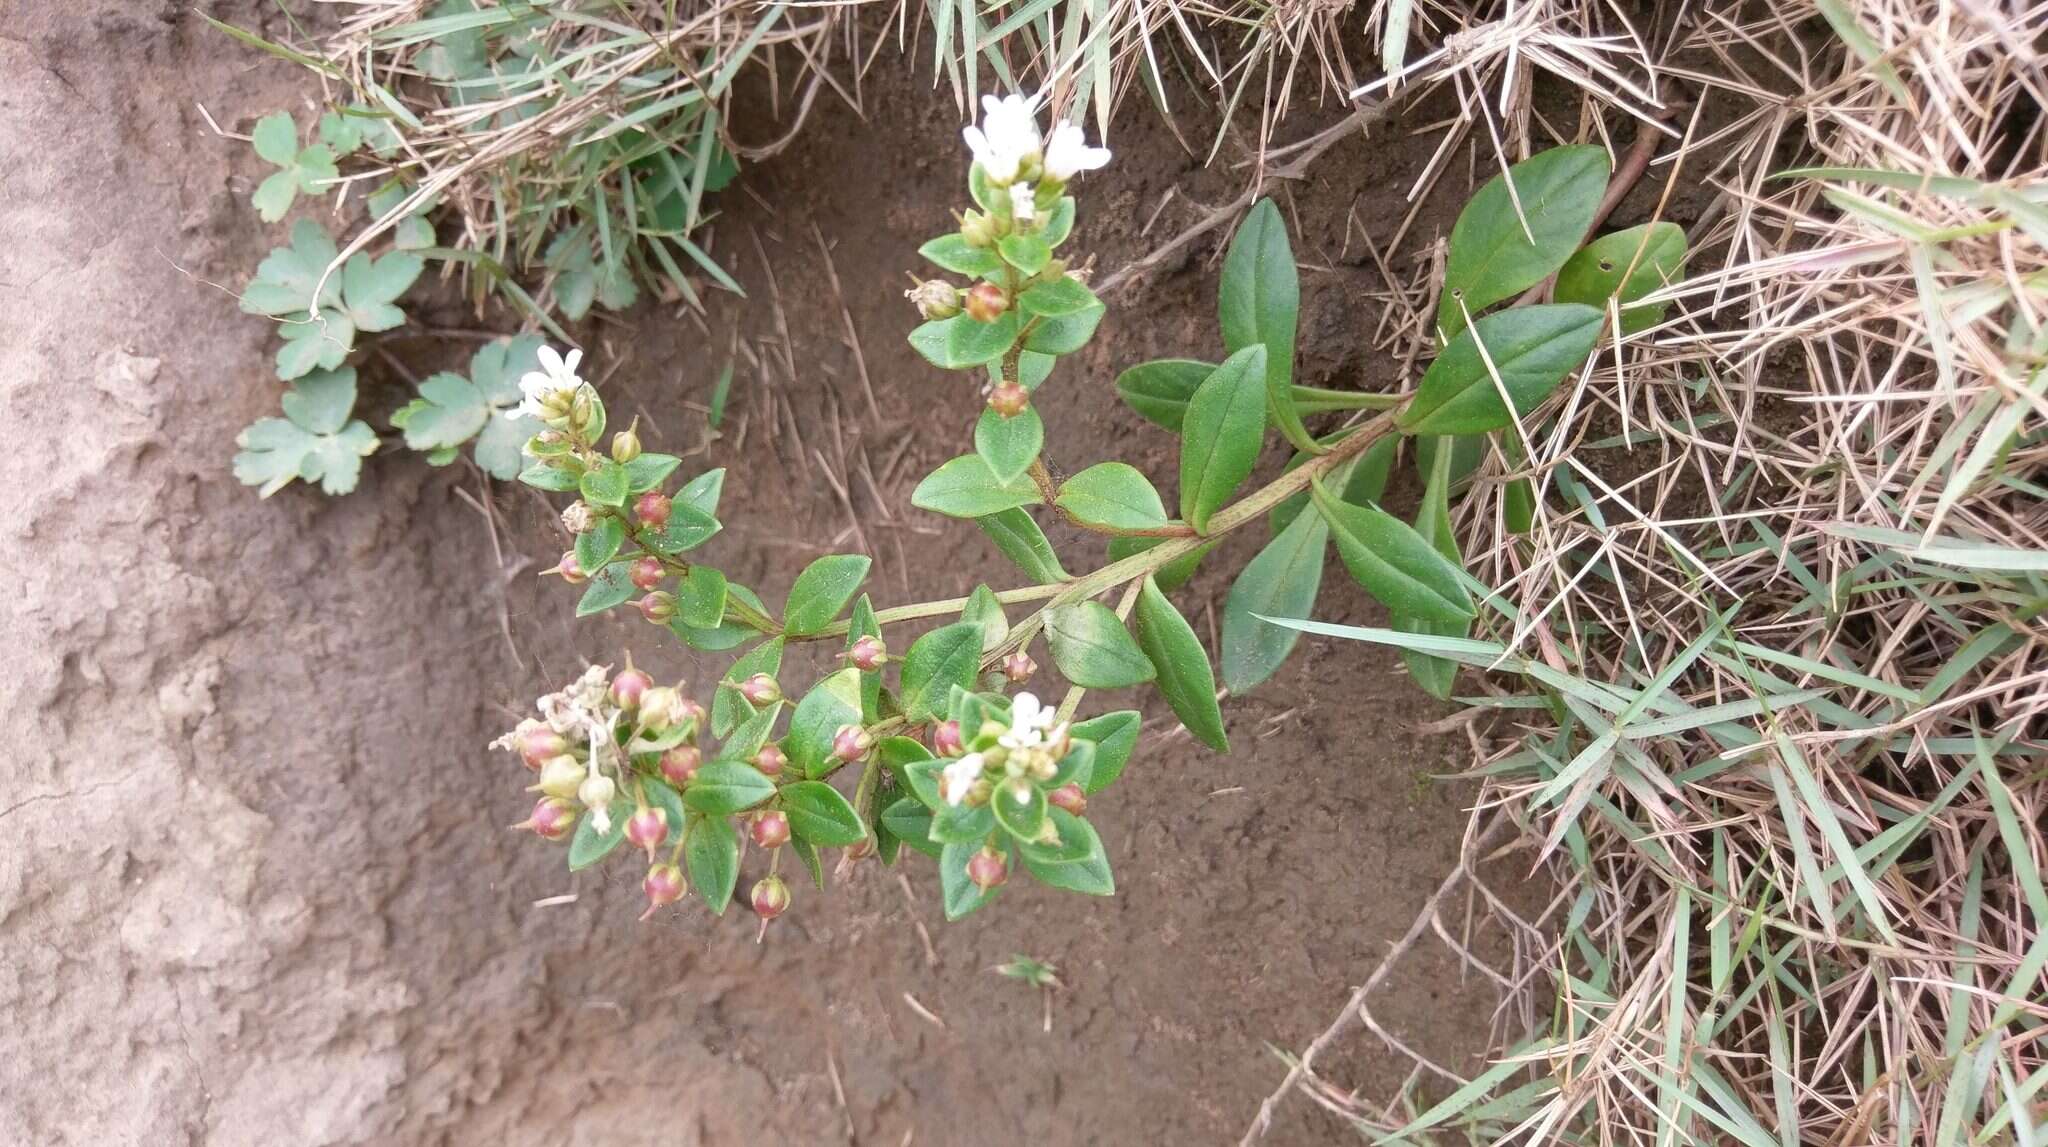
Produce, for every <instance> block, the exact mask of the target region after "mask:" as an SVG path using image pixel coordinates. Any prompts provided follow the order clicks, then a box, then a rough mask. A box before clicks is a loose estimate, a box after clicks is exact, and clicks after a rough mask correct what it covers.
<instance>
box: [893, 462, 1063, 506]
mask: <svg viewBox="0 0 2048 1147" xmlns="http://www.w3.org/2000/svg"><path fill="white" fill-rule="evenodd" d="M1039 500H1040V499H1039V496H1038V486H1037V485H1036V484H1034V483H1033V482H1032V481H1031V479H1030V478H1028V477H1018V478H1014V479H1012V480H1010V481H1008V482H1003V481H999V480H997V478H996V476H995V472H994V471H992V470H990V469H989V468H988V463H987V462H984V461H983V460H982V458H981V455H979V454H962V455H961V456H960V457H958V458H955V459H953V460H952V461H951V462H948V463H946V464H945V465H943V466H941V467H939V468H938V469H936V470H934V471H932V472H931V473H930V474H927V475H925V478H924V481H922V482H919V483H918V484H917V489H915V490H913V491H911V494H910V504H911V505H913V506H916V507H917V508H918V509H920V510H930V511H931V512H933V513H935V514H944V515H946V516H947V517H949V518H980V517H985V516H987V515H989V514H998V513H1001V512H1002V511H1004V510H1009V509H1015V508H1016V507H1018V506H1029V505H1031V504H1032V503H1034V502H1037V501H1039Z"/></svg>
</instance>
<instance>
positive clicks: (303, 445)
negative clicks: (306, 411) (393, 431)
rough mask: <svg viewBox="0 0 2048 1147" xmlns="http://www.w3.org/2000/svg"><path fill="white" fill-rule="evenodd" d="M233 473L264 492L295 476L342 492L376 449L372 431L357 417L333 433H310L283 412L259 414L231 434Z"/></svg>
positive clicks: (350, 487) (282, 485) (264, 494)
mask: <svg viewBox="0 0 2048 1147" xmlns="http://www.w3.org/2000/svg"><path fill="white" fill-rule="evenodd" d="M235 445H237V446H239V447H241V448H242V449H241V452H240V453H238V454H236V455H235V459H234V469H235V479H236V481H239V482H241V483H242V484H243V485H245V486H258V487H261V489H260V490H258V494H259V495H260V496H262V497H265V498H268V497H269V496H271V495H272V494H275V493H277V492H278V491H279V490H282V489H284V488H285V487H286V486H287V485H289V484H291V482H292V481H293V480H294V479H297V480H301V481H305V482H318V483H319V484H320V489H321V491H322V492H323V493H327V494H346V493H348V492H349V491H351V490H353V489H355V488H356V481H357V480H358V479H359V478H360V477H361V476H362V472H363V459H364V458H366V457H368V456H369V455H371V454H373V453H375V452H376V450H377V432H376V431H374V430H372V429H370V428H369V426H368V425H367V424H365V423H363V422H362V421H360V420H358V421H354V422H350V423H349V424H348V425H346V426H344V427H342V428H341V429H340V430H339V431H337V432H335V433H333V434H311V433H308V432H307V431H306V430H304V429H303V428H301V427H299V426H297V425H295V424H293V423H292V422H289V421H287V420H286V419H283V418H264V419H259V420H257V421H256V422H255V423H253V424H251V425H250V426H249V427H247V428H246V429H244V430H243V431H242V432H241V433H240V434H238V435H236V436H235Z"/></svg>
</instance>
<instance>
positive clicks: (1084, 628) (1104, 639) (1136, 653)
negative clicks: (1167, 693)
mask: <svg viewBox="0 0 2048 1147" xmlns="http://www.w3.org/2000/svg"><path fill="white" fill-rule="evenodd" d="M1045 639H1046V641H1047V642H1048V643H1049V644H1050V645H1051V646H1052V659H1053V663H1054V664H1056V665H1058V666H1059V668H1060V673H1061V675H1062V676H1064V677H1065V678H1066V679H1067V680H1068V681H1071V682H1073V683H1074V684H1076V685H1080V686H1082V687H1084V688H1088V689H1117V688H1121V687H1123V686H1125V685H1137V684H1141V683H1143V682H1146V681H1150V680H1152V678H1153V677H1154V676H1155V671H1154V670H1153V668H1152V661H1151V659H1150V658H1148V657H1146V656H1145V651H1144V650H1142V649H1139V648H1138V643H1137V642H1136V641H1133V640H1132V639H1131V635H1130V633H1129V632H1128V631H1127V630H1125V629H1124V623H1123V622H1121V621H1119V620H1117V616H1116V614H1114V613H1112V612H1110V609H1109V607H1108V606H1106V605H1104V604H1102V603H1101V602H1099V601H1083V602H1077V603H1075V604H1073V605H1062V606H1056V607H1054V608H1052V609H1049V610H1047V611H1046V615H1045Z"/></svg>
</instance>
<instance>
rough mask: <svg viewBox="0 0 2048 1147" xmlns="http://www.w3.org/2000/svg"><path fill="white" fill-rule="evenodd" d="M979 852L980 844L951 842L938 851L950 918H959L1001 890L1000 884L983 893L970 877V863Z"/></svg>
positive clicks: (941, 886) (942, 890) (941, 887)
mask: <svg viewBox="0 0 2048 1147" xmlns="http://www.w3.org/2000/svg"><path fill="white" fill-rule="evenodd" d="M980 851H981V845H979V844H949V845H946V846H945V847H944V848H943V849H941V850H940V851H939V893H940V899H941V901H942V902H943V904H944V906H945V910H946V919H948V920H958V919H960V918H961V917H962V916H965V915H967V914H968V913H970V912H972V911H974V910H975V909H977V908H980V907H981V906H982V905H984V904H987V903H988V902H989V901H991V900H993V899H995V897H996V894H997V893H999V892H1001V891H1002V886H1001V885H997V886H996V887H995V888H993V889H991V890H989V891H987V892H984V891H982V890H981V889H980V888H979V887H977V886H976V885H975V883H974V882H973V881H972V880H969V879H967V862H968V861H969V860H970V859H972V858H973V856H974V854H975V853H977V852H980Z"/></svg>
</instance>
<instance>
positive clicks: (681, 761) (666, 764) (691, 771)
mask: <svg viewBox="0 0 2048 1147" xmlns="http://www.w3.org/2000/svg"><path fill="white" fill-rule="evenodd" d="M703 763H704V751H703V750H702V749H699V748H698V747H697V746H695V745H677V746H675V747H673V748H671V749H669V750H668V751H667V752H665V753H663V754H662V755H661V776H662V779H663V780H666V781H667V782H668V783H670V784H672V785H674V786H676V787H677V788H681V787H683V786H684V785H686V784H689V783H690V779H691V778H692V777H695V776H696V775H697V769H698V767H699V766H701V765H703Z"/></svg>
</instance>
